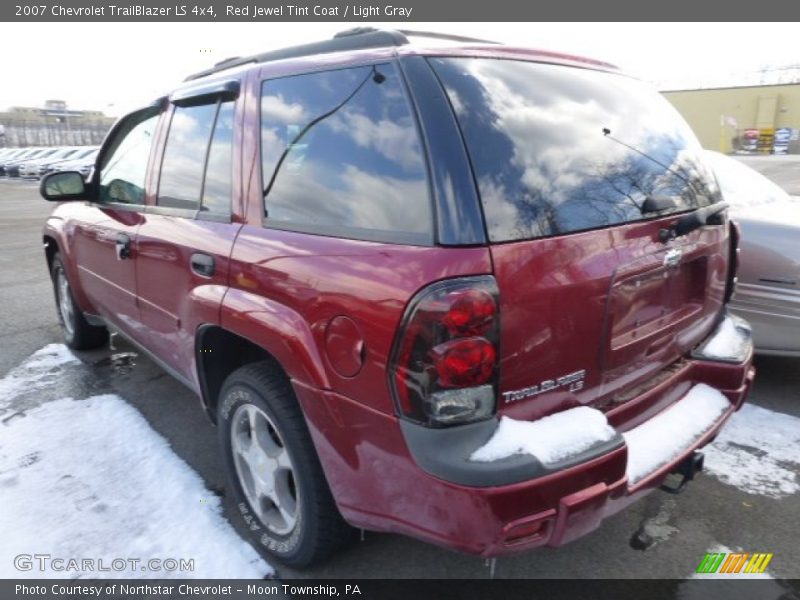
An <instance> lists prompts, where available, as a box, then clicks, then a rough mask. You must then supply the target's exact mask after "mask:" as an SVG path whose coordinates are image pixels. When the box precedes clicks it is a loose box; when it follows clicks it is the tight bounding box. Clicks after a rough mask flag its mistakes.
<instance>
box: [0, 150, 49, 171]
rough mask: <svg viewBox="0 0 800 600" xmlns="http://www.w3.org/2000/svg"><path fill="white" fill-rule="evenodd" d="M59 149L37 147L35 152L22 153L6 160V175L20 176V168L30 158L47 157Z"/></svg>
mask: <svg viewBox="0 0 800 600" xmlns="http://www.w3.org/2000/svg"><path fill="white" fill-rule="evenodd" d="M57 151H58V148H37V149H35V150H34V151H33V152H31V153H29V154H25V155H20V156H19V157H18V158H15V159H13V160H10V161H8V162H6V163H5V164H4V165H3V167H4V171H5V173H4V174H5V176H6V177H19V168H20V166H22V165H23V164H25V163H26V162H28V161H29V160H33V159H37V158H45V157H47V156H50V155H51V154H54V153H55V152H57Z"/></svg>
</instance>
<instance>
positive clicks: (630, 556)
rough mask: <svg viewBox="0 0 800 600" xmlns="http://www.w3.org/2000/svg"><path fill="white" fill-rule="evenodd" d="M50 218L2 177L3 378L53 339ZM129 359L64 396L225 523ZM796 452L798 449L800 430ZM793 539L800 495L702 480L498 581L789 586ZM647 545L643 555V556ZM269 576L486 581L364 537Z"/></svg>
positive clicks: (166, 404)
mask: <svg viewBox="0 0 800 600" xmlns="http://www.w3.org/2000/svg"><path fill="white" fill-rule="evenodd" d="M745 162H748V163H749V164H752V166H754V167H755V168H758V169H759V170H764V171H765V172H767V173H768V174H771V175H772V176H773V177H774V179H775V180H776V181H777V182H778V183H779V184H781V185H783V186H784V187H786V188H787V190H788V191H790V192H791V193H794V194H800V168H798V167H800V161H799V160H797V158H796V157H788V159H787V157H774V158H773V157H767V158H760V157H752V158H747V159H746V160H745ZM51 209H52V205H50V204H48V203H47V202H45V201H44V200H41V199H40V197H39V196H38V191H37V186H36V185H35V184H32V183H26V182H14V181H2V180H0V266H2V271H1V272H0V305H1V306H2V314H3V316H2V319H1V320H0V346H1V347H2V353H0V377H2V376H3V375H5V374H6V373H8V372H9V371H11V370H12V369H13V368H14V367H15V366H16V365H18V364H19V363H20V362H22V361H23V360H24V359H25V358H26V357H27V356H29V355H30V354H32V353H33V352H35V351H36V350H38V349H40V348H42V347H43V346H45V345H47V344H51V343H59V342H61V334H60V330H59V328H58V325H57V322H56V316H55V308H54V304H53V297H52V291H51V287H50V282H49V278H48V275H47V272H46V269H45V263H44V258H43V252H42V249H41V237H40V230H41V227H42V224H43V222H44V220H45V218H46V216H47V215H48V214H49V212H50V210H51ZM131 351H132V349H131V348H127V347H126V346H125V345H124V344H123V343H122V342H121V341H117V342H116V348H115V349H113V350H110V349H107V350H103V351H96V352H91V353H81V354H80V356H79V358H80V359H81V361H82V364H81V365H79V366H78V367H76V368H74V369H71V370H70V371H69V373H68V374H67V375H65V377H64V381H63V396H67V395H69V396H72V397H75V398H78V397H85V396H88V395H95V394H98V393H115V394H118V395H119V396H121V397H122V398H124V399H125V400H126V401H127V402H129V403H130V404H131V405H133V406H134V407H135V408H136V409H138V410H139V411H140V412H141V413H142V414H143V415H144V417H145V419H146V420H147V421H148V422H149V424H150V425H151V426H152V428H153V429H155V430H156V431H157V432H159V433H160V434H161V435H163V436H164V437H165V438H166V439H167V440H168V441H169V443H170V445H171V446H172V449H173V450H174V452H175V453H176V454H178V455H179V456H180V457H181V458H182V459H183V460H185V461H186V462H187V463H188V464H189V465H190V466H191V467H192V468H193V469H194V470H195V471H197V472H198V473H199V474H200V476H201V477H202V479H203V480H204V482H205V484H206V486H207V487H208V489H210V490H212V491H215V492H217V493H218V494H220V495H221V496H222V497H223V505H224V507H225V510H226V511H227V513H228V514H232V509H233V507H232V503H231V502H230V501H229V500H228V499H227V498H225V497H224V473H223V470H222V464H221V461H220V459H219V457H218V453H217V447H216V444H217V441H216V432H215V431H214V428H213V427H212V426H211V425H210V424H209V423H208V422H207V421H206V420H205V417H204V416H203V414H202V412H201V411H200V409H199V404H198V401H197V399H196V398H194V397H193V396H192V395H191V394H190V393H189V392H187V391H186V390H185V389H184V388H183V387H182V386H181V385H180V384H178V383H177V382H175V381H173V380H172V379H171V378H170V377H169V376H168V375H167V374H166V373H164V372H163V371H161V370H160V369H159V368H158V367H156V366H155V365H154V364H153V363H152V362H150V361H149V360H148V359H147V358H145V357H143V356H136V357H131V355H129V354H128V355H123V356H120V353H124V352H131ZM756 366H757V369H758V376H757V379H756V384H755V387H754V389H753V391H752V394H751V396H750V399H749V401H750V403H752V404H754V405H757V406H759V407H762V408H764V409H768V410H769V411H774V412H776V413H779V414H781V415H793V416H795V417H800V368H799V367H800V359H782V358H767V357H763V358H761V357H759V358H757V360H756ZM49 399H51V398H37V397H36V396H35V394H28V395H23V396H21V399H20V406H19V407H18V408H19V409H20V410H22V411H24V410H26V409H27V408H29V407H30V406H33V405H35V404H36V403H39V402H43V401H46V400H49ZM2 418H3V416H2V415H0V419H2ZM794 443H796V444H798V443H800V431H798V436H797V439H795V440H794ZM740 450H741V451H742V452H744V453H745V454H747V455H748V456H751V457H755V459H754V460H756V462H755V463H754V464H755V465H758V464H759V463H758V460H760V459H761V458H763V451H762V450H761V449H759V448H753V447H749V446H747V447H743V448H742V449H740ZM759 453H762V455H761V456H760V455H759ZM798 453H800V450H798ZM745 454H743V455H742V456H745ZM797 466H798V464H797V463H796V462H792V463H785V464H782V468H785V469H786V470H787V473H789V477H790V478H791V477H793V478H794V480H793V481H795V482H800V472H798V470H797ZM755 469H756V470H757V469H758V467H757V466H756V467H755ZM756 475H757V473H756V472H753V476H754V477H755V476H756ZM790 489H794V488H791V486H790ZM420 510H424V507H420ZM643 532H644V534H645V535H643ZM799 533H800V493H798V492H796V491H794V492H793V493H784V494H779V495H775V494H765V493H758V492H757V491H754V488H752V487H748V485H747V482H746V481H745V482H743V483H741V482H740V484H730V483H724V482H723V481H721V479H720V478H718V477H715V476H714V475H703V476H701V477H700V478H699V479H698V480H697V481H695V482H694V483H693V484H692V485H690V486H689V488H688V489H687V491H686V492H685V493H683V494H681V495H678V496H671V495H668V494H664V493H661V492H656V493H653V494H651V495H650V496H648V497H647V498H646V499H645V500H643V501H641V502H639V503H638V504H636V505H634V506H632V507H631V508H629V509H628V510H626V511H624V512H622V513H620V514H618V515H615V516H614V517H612V518H610V519H608V520H607V521H606V522H605V523H604V524H603V525H602V526H601V528H600V529H599V530H597V531H595V532H593V533H592V534H590V535H589V536H587V537H585V538H583V539H581V540H578V541H577V542H574V543H572V544H571V545H569V546H567V547H564V548H560V549H549V548H546V549H542V550H538V551H535V552H531V553H527V554H522V555H518V556H512V557H505V558H501V559H499V560H498V561H497V564H496V570H495V577H498V578H580V577H590V578H617V577H618V578H686V577H689V576H690V575H691V574H692V573H693V572H694V570H695V568H696V567H697V565H698V563H699V562H700V560H701V558H702V557H703V555H704V553H706V552H708V551H712V549H718V548H726V549H731V550H742V551H745V552H771V553H774V558H773V559H772V562H771V563H770V566H769V570H768V571H769V573H770V574H771V575H772V576H773V577H776V578H798V577H800V544H798V543H797V538H798V534H799ZM644 546H647V548H646V549H642V548H643V547H644ZM718 551H719V550H718ZM276 567H277V569H278V572H279V575H281V576H284V577H304V576H312V577H324V578H339V577H342V578H361V577H363V578H370V577H393V578H433V577H439V578H451V577H452V578H456V577H463V578H472V577H479V578H483V577H488V575H489V569H488V566H487V565H486V564H485V562H484V561H483V560H482V559H479V558H476V557H471V556H465V555H461V554H457V553H453V552H450V551H447V550H443V549H439V548H436V547H433V546H429V545H427V544H423V543H420V542H417V541H414V540H410V539H407V538H404V537H400V536H395V535H385V534H373V533H369V532H368V533H366V535H365V537H364V539H363V541H360V542H356V544H355V545H354V546H353V548H352V549H350V550H349V551H347V552H343V553H341V554H340V555H338V556H336V557H334V558H333V559H332V560H331V561H330V562H329V563H327V564H326V565H325V566H322V567H319V568H316V569H312V570H309V571H305V572H303V573H299V572H294V571H292V570H290V569H285V568H281V567H280V566H279V565H276ZM776 585H777V584H776Z"/></svg>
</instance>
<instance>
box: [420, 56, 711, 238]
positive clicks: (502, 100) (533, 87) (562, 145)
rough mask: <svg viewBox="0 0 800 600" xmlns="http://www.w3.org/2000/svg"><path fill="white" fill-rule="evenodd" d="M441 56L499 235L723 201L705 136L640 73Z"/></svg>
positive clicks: (493, 233) (590, 225)
mask: <svg viewBox="0 0 800 600" xmlns="http://www.w3.org/2000/svg"><path fill="white" fill-rule="evenodd" d="M430 62H431V64H432V66H433V68H434V70H435V71H436V73H437V75H438V76H439V78H440V80H441V82H442V84H443V85H444V87H445V90H446V91H447V94H448V96H449V98H450V102H451V104H452V106H453V109H454V111H455V113H456V117H457V120H458V122H459V125H460V127H461V129H462V132H463V135H464V139H465V141H466V145H467V151H468V153H469V156H470V159H471V161H472V166H473V169H474V172H475V178H476V180H477V183H478V189H479V191H480V195H481V202H482V204H483V209H484V214H485V217H486V227H487V231H488V234H489V239H490V240H491V241H493V242H503V241H510V240H520V239H531V238H537V237H544V236H553V235H560V234H565V233H570V232H573V231H581V230H587V229H596V228H600V227H608V226H611V225H617V224H621V223H627V222H631V221H636V220H641V219H647V218H652V217H655V216H659V215H664V214H669V213H671V212H680V211H685V210H690V209H694V208H699V207H702V206H707V205H708V204H711V203H713V202H717V201H718V200H719V199H720V198H719V191H718V190H717V189H716V184H715V183H714V180H713V177H712V176H710V174H709V172H708V171H707V169H706V167H705V166H704V164H703V162H702V158H701V156H702V155H701V150H700V147H699V144H698V143H697V140H696V138H695V137H694V134H693V133H692V132H691V130H690V129H689V127H688V126H687V125H686V123H685V122H684V121H683V119H682V118H681V117H680V116H679V115H678V113H677V112H676V111H675V109H673V108H672V106H671V105H670V104H669V103H668V102H667V101H666V100H664V99H663V98H662V97H661V96H660V95H659V94H658V93H657V92H656V91H655V90H653V89H651V88H650V87H649V86H648V85H646V84H644V83H642V82H640V81H637V80H635V79H631V78H628V77H626V76H623V75H617V74H612V73H605V72H599V71H592V70H588V69H580V68H573V67H564V66H557V65H548V64H540V63H529V62H523V61H514V60H501V59H482V58H435V59H430ZM648 196H651V197H663V196H667V197H669V198H671V199H672V205H673V207H672V208H668V209H666V210H663V211H661V212H660V213H658V214H654V213H645V212H643V210H642V207H643V203H644V201H645V200H646V199H647V197H648Z"/></svg>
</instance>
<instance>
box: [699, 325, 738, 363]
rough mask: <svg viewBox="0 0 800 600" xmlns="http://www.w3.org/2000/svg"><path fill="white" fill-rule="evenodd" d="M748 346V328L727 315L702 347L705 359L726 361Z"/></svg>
mask: <svg viewBox="0 0 800 600" xmlns="http://www.w3.org/2000/svg"><path fill="white" fill-rule="evenodd" d="M749 344H750V326H749V325H748V324H747V322H746V321H744V320H743V319H740V318H739V317H736V316H735V315H727V316H726V317H725V319H724V320H723V321H722V323H720V325H719V327H718V328H717V330H716V331H715V332H714V335H713V336H712V337H711V339H710V340H709V341H708V342H707V343H706V344H705V345H704V346H703V347H702V349H701V352H702V354H703V356H704V357H706V358H719V359H726V358H728V359H729V358H731V357H736V356H740V355H741V354H742V350H743V348H744V346H746V345H749Z"/></svg>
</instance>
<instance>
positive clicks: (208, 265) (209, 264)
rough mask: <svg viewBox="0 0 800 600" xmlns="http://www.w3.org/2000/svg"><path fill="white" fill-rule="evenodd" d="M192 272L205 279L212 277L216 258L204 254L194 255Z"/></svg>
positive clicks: (196, 253)
mask: <svg viewBox="0 0 800 600" xmlns="http://www.w3.org/2000/svg"><path fill="white" fill-rule="evenodd" d="M191 264H192V271H194V272H195V273H197V274H198V275H201V276H203V277H211V276H212V275H213V274H214V257H213V256H209V255H208V254H203V253H202V252H195V253H194V254H192V260H191Z"/></svg>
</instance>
